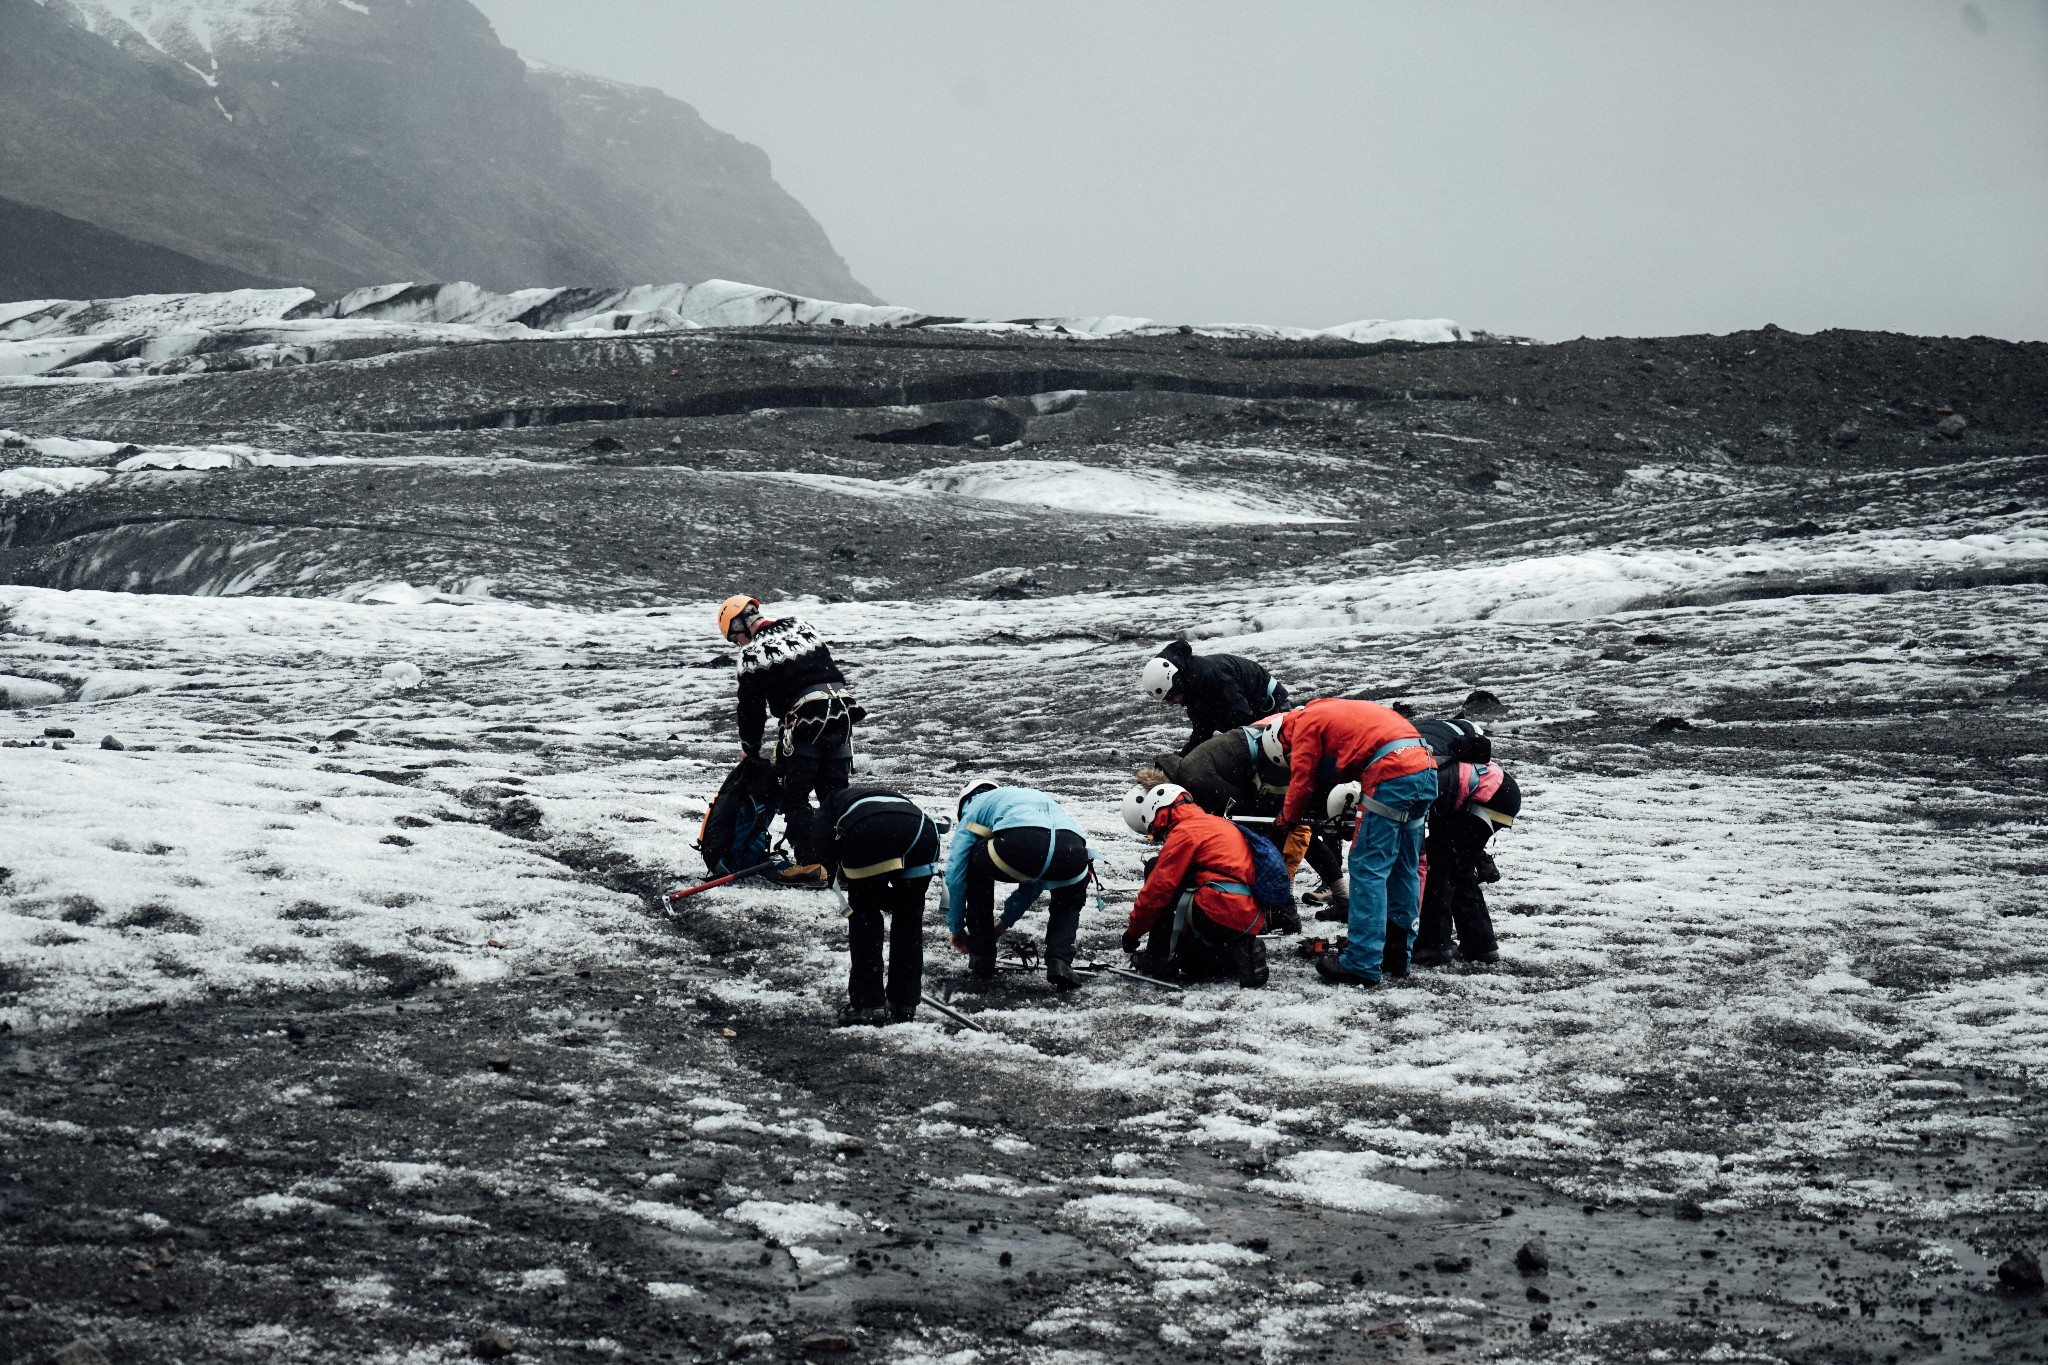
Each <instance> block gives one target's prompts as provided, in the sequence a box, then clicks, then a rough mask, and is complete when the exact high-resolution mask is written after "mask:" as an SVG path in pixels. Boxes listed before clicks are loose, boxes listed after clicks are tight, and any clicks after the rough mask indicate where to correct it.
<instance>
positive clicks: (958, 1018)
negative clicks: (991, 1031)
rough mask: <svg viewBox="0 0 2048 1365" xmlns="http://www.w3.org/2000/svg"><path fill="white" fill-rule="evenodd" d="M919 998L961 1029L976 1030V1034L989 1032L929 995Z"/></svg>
mask: <svg viewBox="0 0 2048 1365" xmlns="http://www.w3.org/2000/svg"><path fill="white" fill-rule="evenodd" d="M917 998H918V999H920V1000H922V1001H924V1003H925V1004H927V1005H930V1006H931V1007H932V1008H933V1009H935V1010H937V1011H938V1012H939V1013H940V1014H943V1015H945V1016H946V1017H947V1018H948V1019H951V1020H952V1021H953V1022H954V1023H956V1024H958V1025H959V1026H960V1027H961V1028H969V1029H973V1030H974V1031H975V1032H976V1033H987V1032H988V1030H987V1029H985V1028H983V1027H982V1026H981V1025H979V1024H977V1023H975V1022H974V1021H973V1020H972V1019H969V1018H968V1017H967V1016H966V1015H964V1014H962V1013H960V1011H958V1010H956V1009H954V1008H953V1007H952V1006H950V1005H941V1004H940V1003H939V1002H938V1001H936V1000H934V999H932V998H931V997H930V996H929V995H920V996H918V997H917Z"/></svg>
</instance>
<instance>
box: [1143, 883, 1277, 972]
mask: <svg viewBox="0 0 2048 1365" xmlns="http://www.w3.org/2000/svg"><path fill="white" fill-rule="evenodd" d="M1178 913H1179V902H1178V901H1176V902H1175V903H1174V906H1173V908H1171V909H1169V910H1167V912H1166V913H1165V914H1163V915H1161V916H1160V917H1159V920H1158V922H1157V923H1155V924H1154V925H1153V926H1152V932H1151V933H1149V934H1147V935H1146V936H1145V947H1144V949H1143V951H1142V952H1141V953H1140V954H1139V958H1138V965H1139V967H1140V968H1142V969H1145V970H1148V971H1150V972H1151V973H1152V974H1153V975H1155V976H1171V975H1173V974H1174V972H1176V971H1177V972H1178V973H1179V974H1180V975H1182V976H1184V977H1187V978H1188V979H1189V980H1192V981H1206V980H1210V979H1212V978H1214V977H1219V976H1237V977H1241V976H1242V975H1243V973H1244V971H1245V963H1244V962H1242V961H1241V960H1240V954H1241V951H1242V950H1244V949H1245V948H1248V947H1249V946H1250V945H1251V944H1255V943H1257V942H1258V937H1257V935H1254V934H1247V933H1245V932H1243V931H1242V930H1239V929H1226V928H1224V927H1223V926H1222V925H1220V924H1218V923H1217V922H1216V921H1215V920H1212V919H1210V918H1209V917H1208V916H1207V915H1205V914H1203V913H1202V909H1201V907H1200V906H1196V905H1191V906H1189V907H1188V919H1187V923H1186V924H1184V925H1182V926H1181V930H1180V946H1179V948H1178V949H1176V948H1175V947H1174V946H1173V921H1174V917H1175V916H1176V915H1177V914H1178Z"/></svg>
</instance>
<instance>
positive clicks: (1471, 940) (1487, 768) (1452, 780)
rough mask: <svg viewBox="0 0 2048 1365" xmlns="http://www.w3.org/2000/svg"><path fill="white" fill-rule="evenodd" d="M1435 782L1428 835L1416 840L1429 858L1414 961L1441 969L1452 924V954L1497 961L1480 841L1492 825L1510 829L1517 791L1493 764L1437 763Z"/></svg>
mask: <svg viewBox="0 0 2048 1365" xmlns="http://www.w3.org/2000/svg"><path fill="white" fill-rule="evenodd" d="M1489 752H1490V750H1489ZM1436 780H1437V787H1438V792H1437V798H1436V804H1435V805H1433V806H1431V807H1430V810H1429V833H1428V835H1427V837H1426V838H1425V839H1424V840H1423V844H1422V849H1423V853H1424V854H1425V855H1426V856H1427V857H1428V859H1429V864H1428V868H1427V871H1426V875H1425V876H1424V877H1423V881H1422V928H1421V931H1420V932H1419V933H1418V934H1417V935H1416V937H1415V965H1416V966H1418V967H1440V966H1442V965H1443V964H1444V963H1446V962H1449V961H1450V960H1451V932H1452V930H1453V929H1455V930H1456V931H1457V936H1458V956H1459V957H1461V958H1463V959H1465V961H1467V962H1498V961H1500V943H1499V940H1497V939H1496V938H1495V937H1494V935H1493V916H1492V915H1491V914H1489V913H1488V911H1487V909H1486V892H1485V890H1484V889H1483V888H1484V885H1485V883H1487V882H1496V881H1499V880H1500V872H1499V870H1498V869H1497V868H1495V867H1494V865H1493V858H1492V856H1491V855H1490V854H1488V853H1487V851H1486V844H1487V841H1488V840H1489V839H1491V838H1493V834H1494V831H1495V830H1500V829H1507V828H1509V827H1511V826H1512V825H1513V824H1514V823H1515V817H1516V816H1517V815H1520V814H1521V813H1522V789H1521V787H1520V786H1519V785H1517V784H1516V782H1515V779H1514V775H1513V774H1512V773H1510V772H1509V771H1508V770H1507V769H1506V768H1503V767H1502V766H1501V765H1500V764H1498V763H1463V762H1456V761H1453V762H1449V763H1445V764H1444V765H1443V766H1442V767H1440V768H1438V769H1437V774H1436Z"/></svg>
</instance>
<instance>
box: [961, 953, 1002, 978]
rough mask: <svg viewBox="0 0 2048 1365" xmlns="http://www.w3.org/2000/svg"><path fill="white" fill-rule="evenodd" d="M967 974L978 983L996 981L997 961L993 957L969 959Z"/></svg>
mask: <svg viewBox="0 0 2048 1365" xmlns="http://www.w3.org/2000/svg"><path fill="white" fill-rule="evenodd" d="M967 974H968V975H969V976H971V977H973V978H974V979H975V980H976V981H993V980H995V979H996V960H995V959H994V958H992V957H970V958H968V959H967Z"/></svg>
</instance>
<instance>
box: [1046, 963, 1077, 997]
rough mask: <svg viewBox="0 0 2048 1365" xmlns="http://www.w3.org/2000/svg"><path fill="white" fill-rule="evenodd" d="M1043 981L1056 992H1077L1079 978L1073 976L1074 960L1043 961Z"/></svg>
mask: <svg viewBox="0 0 2048 1365" xmlns="http://www.w3.org/2000/svg"><path fill="white" fill-rule="evenodd" d="M1045 979H1046V980H1047V981H1050V982H1051V983H1052V987H1053V989H1054V990H1056V991H1071V990H1077V989H1079V988H1080V985H1081V978H1080V977H1078V976H1076V975H1074V960H1073V959H1072V958H1068V957H1049V958H1047V959H1046V960H1045Z"/></svg>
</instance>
